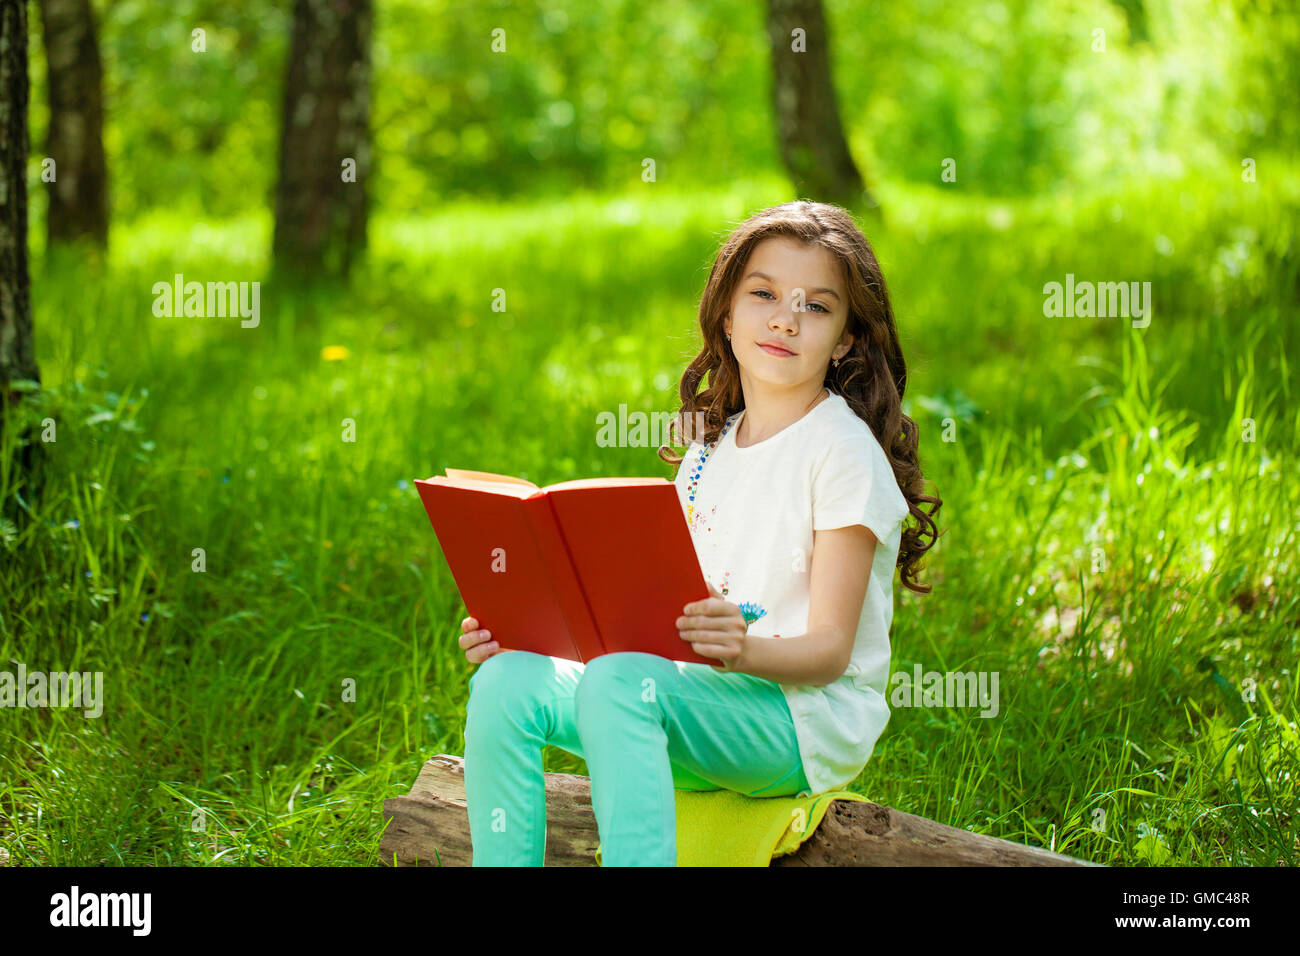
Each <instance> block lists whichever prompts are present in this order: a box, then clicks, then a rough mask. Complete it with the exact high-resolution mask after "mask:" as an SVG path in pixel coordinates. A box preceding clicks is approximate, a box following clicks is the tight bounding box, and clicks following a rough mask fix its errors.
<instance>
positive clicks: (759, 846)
mask: <svg viewBox="0 0 1300 956" xmlns="http://www.w3.org/2000/svg"><path fill="white" fill-rule="evenodd" d="M673 793H674V794H675V795H676V800H677V865H678V866H770V865H771V863H772V858H773V857H777V856H784V855H785V854H787V853H793V852H794V851H795V850H797V849H799V847H800V846H801V845H802V844H803V841H804V840H806V839H808V838H809V837H810V836H812V835H813V833H814V832H816V830H817V825H818V824H820V823H821V822H822V817H823V816H825V815H826V809H827V808H828V807H829V806H830V805H831V801H832V800H860V801H862V802H864V803H866V802H868V801H867V798H866V797H864V796H862V795H861V794H857V793H851V792H849V791H848V790H828V791H827V792H826V793H819V794H816V795H815V796H811V797H803V798H799V797H747V796H745V795H744V794H743V793H736V792H735V791H733V790H676V789H675V790H673ZM596 865H597V866H600V865H601V862H600V847H599V845H598V846H597V848H596Z"/></svg>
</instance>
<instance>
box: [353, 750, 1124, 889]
mask: <svg viewBox="0 0 1300 956" xmlns="http://www.w3.org/2000/svg"><path fill="white" fill-rule="evenodd" d="M384 816H385V818H387V820H388V828H387V829H386V830H385V831H384V836H383V839H382V840H381V841H380V843H379V855H380V862H381V863H388V864H392V865H395V866H469V865H470V863H471V861H472V857H473V853H472V849H471V845H470V839H469V816H468V814H467V811H466V805H465V761H464V758H462V757H457V756H454V755H452V754H438V755H437V756H436V757H433V758H432V759H431V760H429V761H428V762H426V763H425V765H424V767H423V768H421V770H420V776H419V778H418V779H417V780H416V781H415V785H414V786H413V787H411V792H410V794H409V795H408V796H405V797H392V798H390V799H388V800H385V801H384ZM596 843H597V832H596V818H595V814H594V813H593V812H592V809H591V785H590V781H589V780H588V779H587V778H586V777H580V776H577V775H575V774H571V773H548V774H547V775H546V857H545V865H546V866H595V865H596V860H595V857H596ZM772 865H773V866H1098V865H1099V864H1096V863H1089V862H1086V861H1084V860H1076V859H1074V858H1073V857H1068V856H1063V855H1062V854H1060V853H1052V852H1050V851H1048V850H1043V849H1040V848H1038V847H1032V846H1024V845H1022V844H1019V843H1012V842H1011V841H1009V840H999V839H997V838H996V837H990V836H984V835H983V834H980V833H971V832H970V831H969V830H959V829H957V828H956V827H950V826H945V825H944V824H942V823H936V822H935V821H933V820H927V819H925V818H924V817H918V816H913V815H912V814H910V813H903V812H901V811H899V810H892V809H890V808H889V807H882V806H880V805H879V804H875V803H860V802H858V801H855V800H837V801H833V802H832V803H831V806H830V807H829V809H827V811H826V815H825V816H824V817H823V818H822V821H821V823H820V824H819V825H818V827H817V831H816V832H815V833H813V834H812V836H810V837H808V839H807V840H805V841H804V843H803V844H802V845H801V846H800V847H799V849H798V850H797V851H795V852H794V853H791V854H789V855H787V856H779V857H776V858H775V859H773V860H772Z"/></svg>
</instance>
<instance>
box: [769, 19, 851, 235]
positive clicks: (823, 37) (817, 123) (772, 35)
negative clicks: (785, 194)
mask: <svg viewBox="0 0 1300 956" xmlns="http://www.w3.org/2000/svg"><path fill="white" fill-rule="evenodd" d="M797 29H799V30H803V34H802V37H803V39H802V43H803V52H799V50H797V49H794V48H793V47H794V46H795V43H796V37H795V35H794V31H795V30H797ZM767 32H768V39H769V41H770V43H771V46H772V96H773V113H774V115H775V116H776V121H777V127H778V129H779V131H780V133H779V135H780V144H781V160H782V162H784V163H785V168H786V170H787V171H788V172H789V174H790V178H791V179H792V180H793V181H794V185H795V189H796V190H797V192H798V194H799V196H800V197H801V198H804V199H812V200H814V201H816V202H833V203H837V204H839V205H841V206H845V207H846V208H849V209H859V210H868V211H873V212H874V211H875V209H876V206H877V203H876V200H875V198H874V197H873V196H872V195H871V193H870V192H869V191H868V190H867V188H866V186H865V185H864V184H863V182H862V176H861V174H860V173H859V172H858V167H857V166H856V165H854V162H853V157H852V156H851V155H850V154H849V145H848V143H847V142H846V141H845V139H844V130H843V128H842V127H841V126H840V112H839V108H838V107H837V106H836V103H835V85H834V83H833V82H832V81H831V63H830V33H829V31H828V30H827V28H826V17H825V15H824V14H823V12H822V4H821V0H767Z"/></svg>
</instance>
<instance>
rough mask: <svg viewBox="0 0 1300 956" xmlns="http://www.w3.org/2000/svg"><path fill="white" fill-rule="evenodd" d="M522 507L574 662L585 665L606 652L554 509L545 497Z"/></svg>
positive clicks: (542, 496)
mask: <svg viewBox="0 0 1300 956" xmlns="http://www.w3.org/2000/svg"><path fill="white" fill-rule="evenodd" d="M524 504H525V513H526V514H527V515H528V522H529V526H530V527H531V528H532V529H533V538H534V539H535V540H536V541H537V550H538V552H539V553H540V554H541V555H542V559H543V560H544V561H545V562H546V565H547V567H548V568H549V569H550V570H551V577H550V580H551V584H552V586H553V588H554V590H555V596H556V598H557V599H558V600H559V602H560V608H561V610H562V611H563V612H564V619H565V622H566V623H567V624H568V626H569V634H570V636H571V637H572V639H573V643H574V651H575V654H576V656H575V657H574V658H573V659H574V660H577V661H579V662H580V663H583V664H585V663H587V662H588V661H590V660H592V659H593V658H596V657H599V656H600V655H601V654H603V653H605V651H604V645H603V643H602V642H601V639H600V633H599V631H598V630H597V628H596V619H595V616H594V615H593V614H592V613H591V604H590V603H589V602H588V600H587V595H586V593H585V592H584V591H583V590H582V584H581V582H580V581H579V580H578V572H577V570H576V569H575V568H574V565H573V556H572V555H571V554H570V552H569V546H568V543H567V542H566V541H565V540H564V533H563V532H562V531H561V530H560V522H559V518H558V517H557V516H556V514H555V506H554V505H553V504H552V503H551V499H550V496H549V495H546V494H542V495H540V496H538V497H535V498H528V499H526V500H525V502H524Z"/></svg>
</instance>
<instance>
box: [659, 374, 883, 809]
mask: <svg viewBox="0 0 1300 956" xmlns="http://www.w3.org/2000/svg"><path fill="white" fill-rule="evenodd" d="M744 414H745V412H744V410H743V409H742V410H741V411H739V412H737V413H736V414H735V415H732V416H731V418H729V419H728V420H727V424H726V426H725V429H726V430H725V433H724V434H723V435H722V436H721V438H720V440H719V441H718V442H717V443H715V445H714V446H713V448H712V450H711V451H709V453H708V457H707V460H706V461H705V463H704V466H703V469H702V470H701V469H700V458H701V455H702V454H703V453H704V452H705V451H707V449H706V447H705V446H704V445H703V444H701V443H700V442H698V441H696V442H693V443H692V444H691V446H690V447H689V449H688V450H687V452H686V456H685V458H684V459H683V460H682V463H681V466H680V467H679V468H678V471H677V475H676V477H675V478H674V484H675V485H676V487H677V494H678V497H679V499H680V500H681V503H682V511H683V513H684V514H685V515H686V523H687V526H688V527H689V528H690V530H691V539H692V541H693V542H694V544H695V552H696V555H697V556H698V557H699V561H700V568H701V569H702V570H703V572H704V576H705V578H706V579H707V580H708V581H709V582H710V583H711V584H712V585H713V586H714V587H715V588H717V589H718V590H719V591H724V593H725V595H726V599H727V600H728V601H730V602H732V603H734V604H737V605H739V606H740V607H741V610H742V612H744V613H745V615H746V619H748V620H750V626H749V630H748V633H749V634H753V635H756V636H759V637H772V636H773V635H774V634H780V635H781V636H782V637H798V636H799V635H802V634H805V633H807V630H808V610H809V580H810V571H811V568H812V550H813V531H814V530H817V531H825V530H831V529H834V528H844V527H848V526H850V525H855V524H862V525H865V526H866V527H868V528H870V529H871V531H872V532H874V533H875V536H876V539H877V540H878V542H879V543H878V544H877V545H876V553H875V558H874V560H873V562H872V566H871V575H870V580H869V581H868V584H867V594H866V599H865V600H864V602H863V605H862V613H861V616H860V617H859V619H858V630H857V635H856V638H855V639H854V643H853V654H852V659H851V662H850V663H849V666H848V669H847V670H846V671H845V672H844V675H843V676H842V677H841V678H840V679H839V680H837V681H835V682H834V683H832V684H828V685H825V686H820V687H819V686H816V685H811V684H782V685H780V686H781V688H782V690H783V691H784V692H785V697H786V701H787V703H788V704H789V706H790V713H791V715H792V716H793V717H794V724H795V731H796V734H797V736H798V739H799V752H800V755H801V757H802V758H803V766H804V773H805V775H806V776H807V778H808V784H809V788H810V789H809V790H806V791H804V792H803V793H801V794H799V795H800V796H810V795H812V794H818V793H824V792H826V791H827V790H833V789H838V788H839V787H842V786H843V785H844V784H846V783H849V782H851V781H852V780H853V779H855V778H856V777H857V775H858V774H859V773H860V772H861V770H862V768H863V767H864V766H865V765H866V763H867V760H868V759H869V758H870V757H871V751H872V749H873V748H874V747H875V744H876V740H877V739H878V738H879V737H880V734H881V732H882V731H883V730H884V729H885V724H887V723H888V722H889V706H888V704H887V702H886V699H885V693H886V685H887V683H888V679H889V627H890V624H891V623H892V621H893V616H894V591H893V579H894V570H895V565H896V563H897V560H898V544H899V539H900V537H901V535H902V528H903V521H904V520H905V519H906V517H907V514H908V509H907V499H906V498H904V497H903V493H902V492H901V491H900V490H899V488H898V482H897V480H896V479H895V478H894V472H893V469H892V468H890V466H889V460H888V459H887V458H886V456H885V452H884V450H883V449H882V448H881V447H880V443H879V442H878V441H877V440H876V437H875V436H874V435H873V434H872V432H871V428H870V427H869V426H868V425H867V423H866V422H864V421H863V420H862V419H861V418H859V417H858V416H857V415H856V414H855V413H854V412H853V410H852V409H851V408H850V407H849V405H848V402H846V401H845V400H844V398H843V396H841V395H839V394H837V393H835V392H831V394H830V395H829V396H828V397H827V398H824V399H822V401H821V402H820V403H819V404H817V405H815V406H814V407H813V409H812V410H811V411H809V412H807V413H806V414H805V415H804V416H803V418H800V419H799V420H798V421H796V422H795V423H794V424H792V425H789V426H787V427H786V428H783V429H782V430H781V431H779V432H777V433H776V434H775V435H772V436H771V437H769V438H767V439H765V440H764V441H761V442H758V443H757V444H755V445H750V446H749V447H747V448H740V447H738V446H737V445H736V442H735V438H736V429H737V427H738V426H739V423H740V420H741V418H742V417H743V416H744ZM692 495H694V498H693V500H692Z"/></svg>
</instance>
